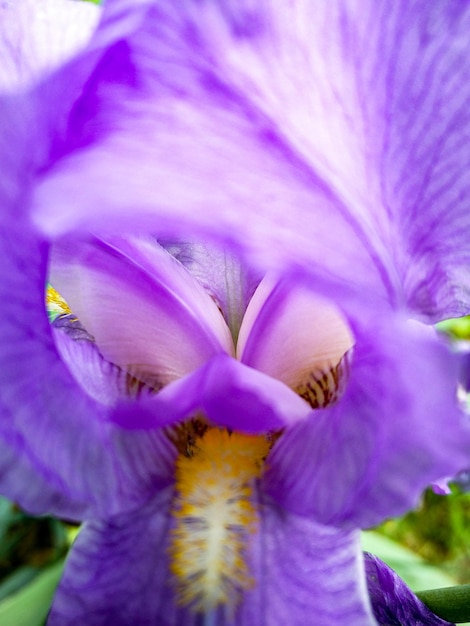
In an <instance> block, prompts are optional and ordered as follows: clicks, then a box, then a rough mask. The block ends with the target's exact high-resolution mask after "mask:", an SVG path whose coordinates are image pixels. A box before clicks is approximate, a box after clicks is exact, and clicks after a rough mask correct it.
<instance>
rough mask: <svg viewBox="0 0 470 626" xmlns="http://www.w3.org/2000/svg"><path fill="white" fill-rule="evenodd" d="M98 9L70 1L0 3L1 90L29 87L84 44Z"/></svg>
mask: <svg viewBox="0 0 470 626" xmlns="http://www.w3.org/2000/svg"><path fill="white" fill-rule="evenodd" d="M100 15H101V9H100V8H99V7H98V6H96V5H94V4H91V3H89V2H86V3H85V2H73V1H72V0H41V1H40V2H37V1H36V0H21V1H20V2H18V1H16V0H6V1H5V2H2V3H1V4H0V57H1V59H2V64H1V67H0V91H10V90H14V89H19V88H23V87H27V86H30V85H31V84H32V83H34V82H37V81H38V80H40V79H41V78H44V76H45V75H47V74H49V73H51V72H52V71H53V69H55V67H57V66H59V64H61V63H65V62H66V60H67V59H68V58H69V57H71V56H72V55H73V54H74V53H76V52H77V51H78V50H80V49H82V48H84V47H85V45H86V43H87V42H88V40H89V39H90V37H91V35H92V33H93V31H94V29H95V28H96V26H97V24H98V20H99V18H100Z"/></svg>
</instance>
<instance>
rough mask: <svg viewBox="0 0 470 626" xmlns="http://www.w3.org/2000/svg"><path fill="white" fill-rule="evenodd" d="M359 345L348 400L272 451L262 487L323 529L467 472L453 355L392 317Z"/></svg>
mask: <svg viewBox="0 0 470 626" xmlns="http://www.w3.org/2000/svg"><path fill="white" fill-rule="evenodd" d="M384 323H385V320H381V321H380V322H378V323H376V325H375V327H374V326H369V325H368V333H367V334H366V335H361V334H360V332H358V328H356V329H355V331H356V339H357V343H356V346H355V351H354V357H353V360H352V363H351V367H350V378H349V382H348V384H347V387H346V390H345V392H344V395H343V396H342V397H341V399H340V400H339V401H338V402H337V403H336V404H335V405H333V406H331V407H328V408H326V409H321V410H318V411H314V412H312V414H311V415H310V416H309V417H308V418H307V419H306V420H305V421H303V422H302V423H300V424H298V425H296V426H294V427H293V428H291V429H289V430H288V431H286V433H285V434H284V435H283V436H282V437H281V438H280V439H279V441H278V442H277V443H276V445H275V447H274V449H273V451H272V453H271V455H270V458H269V468H268V472H267V475H266V478H265V480H266V483H265V486H266V489H267V490H268V492H269V493H271V494H272V496H273V497H274V498H275V499H276V500H277V501H278V502H279V503H280V504H281V505H282V506H285V507H286V508H288V509H290V510H293V511H296V512H297V513H301V514H304V515H312V516H314V518H315V519H317V520H318V521H320V522H322V523H327V524H334V525H339V526H347V527H359V528H367V527H370V526H373V525H375V524H377V523H379V522H381V521H382V520H383V519H384V518H386V517H393V516H396V515H400V514H401V513H403V512H404V511H405V510H406V509H408V508H411V507H412V506H414V505H415V504H416V502H417V500H418V497H419V495H420V494H421V492H422V490H423V489H424V488H425V487H426V486H427V485H429V484H430V483H431V482H433V481H436V480H439V479H440V478H442V477H443V476H449V475H454V474H455V473H456V472H458V471H459V470H461V469H464V468H466V467H467V466H468V450H469V449H470V448H469V437H470V430H469V426H468V423H467V422H466V421H465V418H464V416H463V415H462V414H461V412H460V409H459V407H458V405H457V397H456V370H457V365H456V362H455V358H454V356H453V355H452V354H451V353H450V352H449V351H448V349H447V347H446V346H445V345H444V344H442V343H441V342H440V341H439V340H438V339H437V338H436V337H435V335H434V333H433V331H432V329H428V328H426V327H424V326H422V325H420V324H418V323H417V322H415V323H413V324H412V325H410V323H404V322H402V321H398V320H393V319H388V320H387V322H386V328H385V327H384V326H383V324H384Z"/></svg>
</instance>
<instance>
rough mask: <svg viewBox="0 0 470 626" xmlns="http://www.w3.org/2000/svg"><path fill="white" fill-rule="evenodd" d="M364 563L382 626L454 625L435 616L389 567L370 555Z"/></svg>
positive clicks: (365, 556)
mask: <svg viewBox="0 0 470 626" xmlns="http://www.w3.org/2000/svg"><path fill="white" fill-rule="evenodd" d="M364 560H365V566H366V575H367V585H368V588H369V594H370V599H371V602H372V608H373V611H374V615H375V618H376V620H377V622H378V624H379V626H452V625H451V624H450V622H446V621H445V620H443V619H441V618H440V617H437V615H434V613H433V612H432V611H430V610H429V609H428V607H427V606H426V605H425V604H423V602H421V600H420V599H419V598H418V597H417V596H415V594H414V593H413V592H412V591H411V589H410V588H409V587H408V586H407V585H406V584H405V583H404V582H403V580H402V579H401V578H400V577H399V576H398V575H397V574H396V573H395V572H394V571H393V570H392V569H391V568H390V567H388V565H386V564H385V563H383V562H382V561H381V560H380V559H378V558H377V557H376V556H374V555H373V554H369V553H368V552H365V553H364Z"/></svg>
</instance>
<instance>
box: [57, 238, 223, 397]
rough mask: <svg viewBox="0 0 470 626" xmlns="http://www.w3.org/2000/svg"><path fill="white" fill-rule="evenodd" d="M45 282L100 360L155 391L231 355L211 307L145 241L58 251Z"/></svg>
mask: <svg viewBox="0 0 470 626" xmlns="http://www.w3.org/2000/svg"><path fill="white" fill-rule="evenodd" d="M50 280H51V282H52V284H53V286H54V287H55V288H56V289H57V290H58V291H59V292H60V294H61V295H62V296H63V297H64V298H65V300H66V301H67V303H68V305H69V307H70V308H71V310H72V312H73V313H74V314H75V315H76V316H77V317H78V318H79V320H80V322H81V323H82V324H83V325H84V327H85V328H86V329H87V330H88V331H89V332H90V333H91V334H92V335H93V337H94V338H95V340H96V342H97V345H98V347H99V350H100V351H101V353H102V354H103V356H104V357H105V358H106V359H107V360H108V361H111V362H112V363H115V364H117V365H119V366H120V367H122V368H123V369H125V370H126V371H128V372H130V373H131V374H132V375H133V376H136V377H138V378H139V379H140V380H142V381H144V382H146V383H148V384H149V385H151V386H153V387H155V388H156V389H159V388H161V387H162V386H164V385H166V384H168V383H169V382H171V381H172V380H175V379H178V378H181V377H182V376H184V375H185V374H187V373H188V372H190V371H193V370H195V369H196V368H197V367H199V366H200V365H201V364H203V363H204V362H206V361H207V360H208V359H210V358H211V357H212V356H213V355H214V354H217V353H218V352H219V353H220V352H223V351H226V352H228V353H231V352H232V351H233V343H232V339H231V337H230V332H229V329H228V327H227V325H226V324H225V322H224V320H223V318H222V316H221V314H220V312H219V311H218V309H217V307H216V305H215V303H214V302H213V301H212V300H211V298H210V297H209V296H208V294H207V293H205V291H204V290H203V289H202V287H201V286H200V285H199V283H198V282H197V281H196V280H195V279H194V278H193V277H192V276H191V275H190V274H189V272H188V271H187V270H186V269H185V268H184V267H183V266H182V265H181V264H180V263H179V262H177V261H176V260H175V259H174V258H173V257H172V256H170V255H169V254H168V253H167V252H166V251H165V250H164V249H163V248H161V247H160V246H158V245H157V244H156V243H155V242H152V241H151V240H150V239H149V240H148V241H147V240H138V239H134V240H129V239H120V238H114V239H112V240H108V241H103V240H95V241H91V242H88V243H87V242H84V243H80V242H77V241H75V240H71V241H69V242H67V243H64V244H62V245H61V244H58V245H57V246H55V248H54V253H53V261H52V264H51V275H50Z"/></svg>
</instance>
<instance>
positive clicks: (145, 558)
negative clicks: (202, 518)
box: [48, 493, 376, 626]
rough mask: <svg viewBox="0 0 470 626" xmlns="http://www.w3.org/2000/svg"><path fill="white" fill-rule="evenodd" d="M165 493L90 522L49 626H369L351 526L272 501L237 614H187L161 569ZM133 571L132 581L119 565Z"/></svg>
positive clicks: (165, 568)
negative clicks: (331, 524)
mask: <svg viewBox="0 0 470 626" xmlns="http://www.w3.org/2000/svg"><path fill="white" fill-rule="evenodd" d="M170 496H171V493H162V494H160V496H159V497H158V498H156V499H155V501H153V502H151V503H149V504H148V505H147V506H146V507H143V508H142V509H141V510H139V511H138V512H134V513H130V514H124V515H120V516H116V517H115V518H114V519H111V520H109V521H108V522H91V523H89V524H87V525H86V526H85V528H84V529H83V531H82V533H81V534H80V535H79V537H78V539H77V541H76V543H75V545H74V547H73V549H72V552H71V554H70V557H69V560H68V562H67V565H66V569H65V573H64V577H63V579H62V582H61V583H60V585H59V588H58V591H57V595H56V598H55V601H54V605H53V608H52V612H51V614H50V617H49V621H48V626H62V625H63V626H66V625H67V626H68V624H71V623H75V622H76V623H80V622H83V623H86V624H89V625H90V626H105V625H107V624H110V623H112V624H115V625H116V626H125V625H126V626H127V625H128V624H129V623H135V624H139V626H147V625H148V626H150V625H154V624H157V623H158V624H159V625H161V626H180V625H181V624H185V625H187V626H201V625H204V624H212V625H214V626H235V625H236V626H281V625H284V624H286V623H289V624H292V626H304V624H306V623H309V621H307V622H306V620H310V621H311V623H317V624H321V625H322V626H337V624H339V623H342V622H343V621H347V623H348V624H351V625H352V626H375V624H376V622H375V620H374V618H373V616H372V613H371V609H370V604H369V599H368V595H367V590H366V586H365V577H364V570H363V562H362V556H361V553H360V551H359V550H358V536H356V534H355V533H348V532H344V531H337V530H334V529H328V528H325V527H322V526H319V525H318V524H315V523H313V522H311V521H308V520H306V519H304V518H299V517H296V516H292V515H287V514H286V513H284V512H282V511H279V510H277V509H275V508H272V505H270V504H269V503H265V505H264V506H263V508H262V509H260V514H261V520H260V533H258V534H257V535H255V536H253V538H252V542H251V545H250V546H249V549H248V559H249V561H250V567H251V572H252V574H253V576H254V586H253V588H252V590H250V591H248V592H247V594H246V596H245V597H244V598H243V599H242V603H241V604H240V606H239V607H238V608H236V610H235V613H233V612H231V611H229V610H226V608H225V607H224V606H222V607H220V608H219V609H218V610H215V611H214V612H213V614H211V615H207V616H203V615H200V614H199V615H195V614H191V613H190V612H188V611H187V610H185V609H184V608H183V607H181V606H178V605H177V603H176V602H175V596H174V587H173V584H172V578H171V574H170V571H169V567H168V565H169V564H168V552H167V545H168V544H167V533H168V530H169V528H170V524H171V520H170V518H169V516H168V512H169V499H170ZM123 571H128V572H132V576H131V577H130V578H127V577H123V576H122V572H123Z"/></svg>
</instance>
